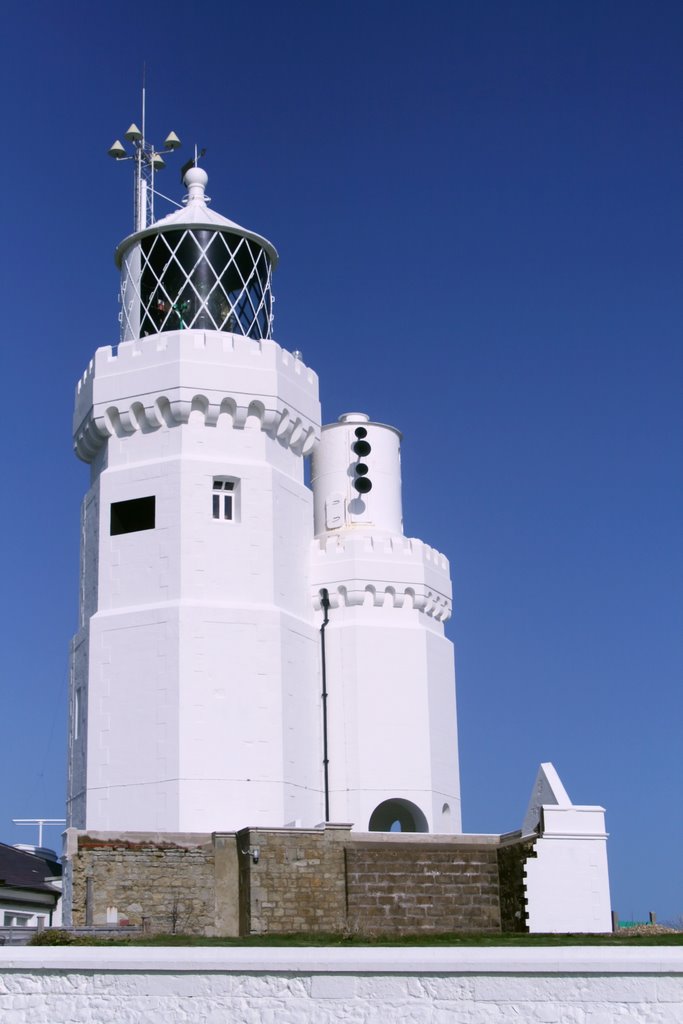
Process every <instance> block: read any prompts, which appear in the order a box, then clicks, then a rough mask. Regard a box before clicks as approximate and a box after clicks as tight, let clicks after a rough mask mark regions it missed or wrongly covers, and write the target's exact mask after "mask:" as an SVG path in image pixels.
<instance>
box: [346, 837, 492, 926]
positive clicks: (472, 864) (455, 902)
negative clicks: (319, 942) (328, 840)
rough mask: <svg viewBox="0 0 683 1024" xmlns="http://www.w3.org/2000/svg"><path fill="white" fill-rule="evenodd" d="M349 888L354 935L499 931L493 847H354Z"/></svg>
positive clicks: (349, 863) (350, 851)
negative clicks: (355, 933) (356, 933)
mask: <svg viewBox="0 0 683 1024" xmlns="http://www.w3.org/2000/svg"><path fill="white" fill-rule="evenodd" d="M346 886H347V894H348V904H347V906H348V927H349V930H350V931H351V932H352V933H353V932H358V933H360V934H363V935H382V934H386V933H387V932H392V933H394V934H398V935H407V934H410V933H415V932H425V931H428V932H455V931H463V930H467V931H482V932H490V931H492V932H499V931H500V895H499V884H498V858H497V848H496V847H495V846H492V845H491V844H489V845H481V846H475V845H474V844H471V845H468V846H463V845H461V844H457V843H453V844H452V845H451V844H448V843H446V842H444V843H442V845H441V846H440V847H439V848H438V849H434V848H430V847H425V846H424V845H421V846H416V845H409V844H403V843H401V844H395V845H391V846H387V845H386V844H374V843H363V844H361V843H358V844H354V845H353V846H350V845H349V846H347V848H346Z"/></svg>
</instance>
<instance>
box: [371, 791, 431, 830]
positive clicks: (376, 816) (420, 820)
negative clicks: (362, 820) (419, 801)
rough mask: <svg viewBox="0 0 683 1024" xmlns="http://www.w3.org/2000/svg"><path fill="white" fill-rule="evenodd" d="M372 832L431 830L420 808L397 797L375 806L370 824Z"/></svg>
mask: <svg viewBox="0 0 683 1024" xmlns="http://www.w3.org/2000/svg"><path fill="white" fill-rule="evenodd" d="M368 829H369V831H370V832H429V826H428V824H427V819H426V818H425V816H424V814H423V813H422V811H421V810H420V808H419V807H418V806H417V805H416V804H413V803H411V802H410V800H402V799H400V798H399V797H395V798H394V799H393V800H384V801H383V802H382V803H381V804H379V805H378V806H377V807H375V809H374V811H373V812H372V814H371V815H370V823H369V825H368Z"/></svg>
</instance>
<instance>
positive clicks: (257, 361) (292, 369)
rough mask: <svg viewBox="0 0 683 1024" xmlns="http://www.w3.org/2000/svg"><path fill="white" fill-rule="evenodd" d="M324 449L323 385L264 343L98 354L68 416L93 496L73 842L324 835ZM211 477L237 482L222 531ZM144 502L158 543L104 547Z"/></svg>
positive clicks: (78, 656) (216, 337)
mask: <svg viewBox="0 0 683 1024" xmlns="http://www.w3.org/2000/svg"><path fill="white" fill-rule="evenodd" d="M319 430H320V420H319V404H318V395H317V378H316V377H315V374H313V373H312V371H310V370H308V369H307V368H306V367H305V366H304V365H303V364H302V363H301V361H300V360H296V359H294V358H293V357H292V356H290V355H289V353H286V352H284V351H283V350H282V349H280V347H279V346H278V345H276V344H275V343H274V342H271V341H268V342H256V341H252V340H251V339H248V338H244V337H242V336H233V335H226V334H222V333H218V332H191V331H185V332H177V333H172V334H166V335H156V336H152V337H149V338H144V339H142V340H140V341H137V342H129V343H126V344H123V345H121V346H119V349H118V353H117V354H114V353H113V352H112V350H111V349H100V350H98V352H97V353H96V356H95V360H94V363H93V364H92V365H91V367H90V368H89V370H88V372H87V373H86V374H85V375H84V378H83V380H82V381H81V383H80V385H79V390H78V395H77V404H76V416H75V437H76V446H77V450H78V452H79V454H80V455H81V457H83V458H85V459H86V460H92V471H93V482H92V487H91V491H90V493H89V495H88V496H87V497H86V500H85V504H84V524H85V525H84V529H83V559H82V563H83V565H82V574H83V577H82V587H81V604H82V611H81V629H80V631H79V634H78V635H77V637H76V639H75V642H74V657H73V670H72V699H71V705H72V724H71V758H70V761H71V768H70V786H71V795H72V805H71V811H70V815H69V824H71V825H74V826H77V827H82V828H89V829H95V830H103V831H124V830H126V831H149V830H153V831H155V830H158V831H199V832H211V831H214V830H215V829H217V828H227V829H233V828H240V827H243V826H244V825H246V824H252V825H257V824H261V825H271V826H272V825H283V824H285V823H286V822H288V821H290V820H293V819H299V820H301V821H302V822H303V823H304V824H308V825H313V824H316V823H317V822H318V821H320V819H321V817H322V806H323V805H322V796H321V741H320V710H319V688H318V687H317V686H316V685H315V681H316V678H317V673H318V646H319V640H318V634H317V629H316V626H315V623H314V621H313V611H312V607H311V601H310V573H309V550H310V540H311V535H312V520H313V510H312V495H311V492H310V490H309V489H308V488H307V487H306V486H305V484H304V480H303V452H304V450H306V449H307V448H308V447H309V446H310V445H311V444H312V443H313V441H314V440H315V438H316V436H317V435H318V434H319ZM218 476H227V477H230V478H234V479H235V480H236V481H237V489H236V491H235V492H234V493H235V500H236V508H237V512H236V516H235V519H234V520H233V521H230V522H227V521H222V520H215V519H213V517H212V497H213V489H212V488H213V479H214V477H218ZM150 495H154V496H155V499H156V520H155V527H154V529H150V530H143V531H139V532H135V533H128V534H123V535H119V536H111V535H110V522H109V520H110V509H111V505H112V503H114V502H117V501H124V500H128V499H132V498H138V497H146V496H150ZM93 577H95V578H96V581H94V580H93ZM77 712H78V716H79V720H78V724H77V723H76V715H77Z"/></svg>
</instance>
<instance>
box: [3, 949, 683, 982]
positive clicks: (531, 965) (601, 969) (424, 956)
mask: <svg viewBox="0 0 683 1024" xmlns="http://www.w3.org/2000/svg"><path fill="white" fill-rule="evenodd" d="M7 971H19V972H22V971H24V972H25V971H30V972H31V973H34V972H36V971H67V972H78V971H95V972H114V973H116V972H139V973H148V974H149V973H173V974H177V973H180V972H185V973H195V974H198V973H208V972H218V973H222V974H226V973H227V974H245V973H258V974H411V975H424V974H455V975H459V974H484V975H488V974H532V975H533V974H546V975H553V974H558V975H566V974H669V975H671V974H675V975H683V948H677V947H667V946H640V947H638V948H635V949H632V948H624V947H620V948H613V947H609V946H535V947H520V946H516V947H512V948H511V947H501V946H487V947H474V946H459V947H451V948H440V947H436V946H423V947H417V948H415V947H381V946H367V947H359V946H356V947H354V948H345V949H340V948H337V947H326V946H298V947H295V946H282V947H272V946H270V947H265V946H260V947H247V946H222V947H206V946H187V947H168V946H158V947H149V946H137V947H136V946H128V947H125V948H112V947H107V946H95V947H71V948H69V947H66V948H65V947H63V946H61V947H57V946H55V947H45V946H42V947H27V946H19V947H14V948H11V949H3V948H0V974H1V973H3V972H7Z"/></svg>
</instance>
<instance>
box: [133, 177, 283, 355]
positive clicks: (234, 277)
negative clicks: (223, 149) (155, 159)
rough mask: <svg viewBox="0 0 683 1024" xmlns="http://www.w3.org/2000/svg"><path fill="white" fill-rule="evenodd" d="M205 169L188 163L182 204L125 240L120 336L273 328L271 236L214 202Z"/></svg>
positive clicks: (259, 332)
mask: <svg viewBox="0 0 683 1024" xmlns="http://www.w3.org/2000/svg"><path fill="white" fill-rule="evenodd" d="M207 181H208V176H207V174H206V171H204V170H203V169H202V168H201V167H196V166H194V167H190V169H189V170H188V171H187V172H186V174H185V176H184V178H183V182H184V184H185V186H186V187H187V190H188V193H187V196H186V198H185V200H184V203H185V205H184V208H182V209H180V210H178V211H176V212H174V213H171V214H169V216H167V217H164V218H162V219H161V220H158V221H156V222H155V223H154V224H152V225H151V226H150V227H148V228H145V229H144V230H142V231H138V232H137V233H136V234H134V235H130V236H129V237H128V238H126V239H124V241H123V242H122V243H121V244H120V246H119V247H118V249H117V251H116V263H117V266H118V267H119V268H120V270H121V314H120V320H121V341H132V340H134V339H136V338H141V337H144V336H145V335H149V334H159V333H161V332H163V331H178V330H184V329H189V328H194V329H196V330H208V331H227V332H229V333H231V334H243V335H246V336H247V337H249V338H254V339H255V340H261V339H264V338H270V337H271V336H272V320H273V298H272V291H271V277H272V272H273V269H274V267H275V266H276V264H277V258H278V257H277V252H276V250H275V248H274V247H273V246H272V245H271V243H270V242H269V241H268V240H267V239H266V238H263V237H261V235H257V234H255V233H254V232H253V231H248V230H247V229H246V228H243V227H240V225H239V224H235V223H234V222H233V221H230V220H228V219H227V218H226V217H222V216H221V215H220V214H217V213H215V212H214V211H213V210H210V209H209V206H208V203H209V201H210V200H209V199H208V198H207V196H206V192H205V189H206V183H207Z"/></svg>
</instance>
